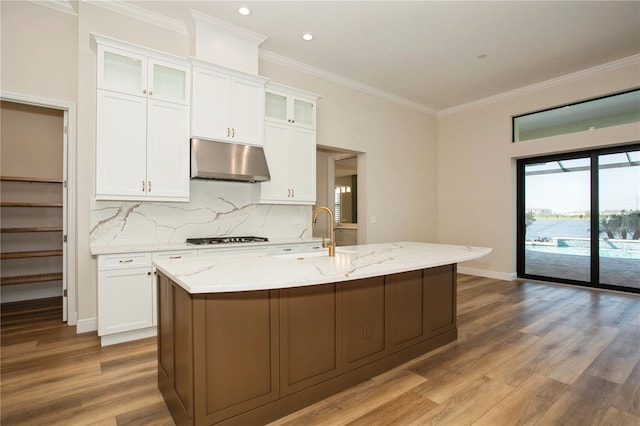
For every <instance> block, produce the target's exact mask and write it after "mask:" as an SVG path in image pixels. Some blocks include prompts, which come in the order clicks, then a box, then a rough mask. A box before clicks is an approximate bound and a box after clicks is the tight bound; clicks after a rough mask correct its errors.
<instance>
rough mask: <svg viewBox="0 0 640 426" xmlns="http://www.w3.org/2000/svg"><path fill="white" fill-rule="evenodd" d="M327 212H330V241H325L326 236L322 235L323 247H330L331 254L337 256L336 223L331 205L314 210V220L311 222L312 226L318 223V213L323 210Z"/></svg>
mask: <svg viewBox="0 0 640 426" xmlns="http://www.w3.org/2000/svg"><path fill="white" fill-rule="evenodd" d="M323 211H324V212H327V213H328V214H329V242H328V243H325V242H324V237H322V247H325V248H328V249H329V256H331V257H335V255H336V233H335V232H336V230H335V223H334V216H333V212H332V211H331V209H330V208H329V207H318V208H317V209H316V211H315V212H313V221H312V223H311V225H312V226H314V225H315V224H316V222H317V221H318V215H319V214H320V213H321V212H323Z"/></svg>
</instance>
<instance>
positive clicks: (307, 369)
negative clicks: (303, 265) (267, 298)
mask: <svg viewBox="0 0 640 426" xmlns="http://www.w3.org/2000/svg"><path fill="white" fill-rule="evenodd" d="M341 304H342V297H341V294H340V293H339V292H338V291H337V285H336V284H324V285H318V286H309V287H295V288H290V289H283V290H280V391H281V394H282V395H288V394H291V393H294V392H297V391H299V390H301V389H305V388H308V387H310V386H312V385H314V384H316V383H320V382H323V381H325V380H327V379H330V378H332V377H335V376H337V375H338V374H340V367H341V355H342V351H341V347H342V329H341V326H342V323H341V322H342V315H341V311H342V308H341Z"/></svg>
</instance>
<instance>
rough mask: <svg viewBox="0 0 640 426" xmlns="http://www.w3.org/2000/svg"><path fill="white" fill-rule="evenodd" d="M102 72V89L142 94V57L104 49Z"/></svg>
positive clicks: (143, 71) (143, 70)
mask: <svg viewBox="0 0 640 426" xmlns="http://www.w3.org/2000/svg"><path fill="white" fill-rule="evenodd" d="M103 73H104V74H103V75H104V76H103V83H102V88H103V89H108V90H114V91H117V92H124V93H130V94H132V95H137V96H141V95H142V89H143V88H144V87H143V86H144V82H143V76H144V73H145V68H144V58H142V57H139V56H134V55H127V56H125V55H119V54H118V53H115V52H110V51H105V52H104V70H103Z"/></svg>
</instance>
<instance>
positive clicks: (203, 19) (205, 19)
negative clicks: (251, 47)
mask: <svg viewBox="0 0 640 426" xmlns="http://www.w3.org/2000/svg"><path fill="white" fill-rule="evenodd" d="M189 13H190V14H191V18H192V19H193V21H194V22H195V23H196V25H202V26H204V27H207V28H209V29H211V30H214V31H217V32H219V33H222V34H225V35H228V36H230V37H234V38H238V39H241V40H242V41H245V42H247V43H250V44H255V45H256V46H260V45H261V44H262V43H264V42H265V41H266V40H267V38H268V37H267V36H264V35H262V34H258V33H254V32H253V31H249V30H246V29H244V28H242V27H238V26H237V25H233V24H230V23H229V22H226V21H223V20H221V19H217V18H214V17H213V16H209V15H206V14H204V13H202V12H198V11H197V10H193V9H189Z"/></svg>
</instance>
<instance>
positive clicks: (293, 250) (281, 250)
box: [269, 244, 301, 255]
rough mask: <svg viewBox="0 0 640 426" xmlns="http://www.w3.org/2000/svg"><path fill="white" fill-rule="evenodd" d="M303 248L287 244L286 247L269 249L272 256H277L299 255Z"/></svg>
mask: <svg viewBox="0 0 640 426" xmlns="http://www.w3.org/2000/svg"><path fill="white" fill-rule="evenodd" d="M300 249H301V247H300V246H299V245H297V244H286V245H281V246H271V247H269V254H270V255H277V254H287V253H299V252H300V251H301V250H300Z"/></svg>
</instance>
